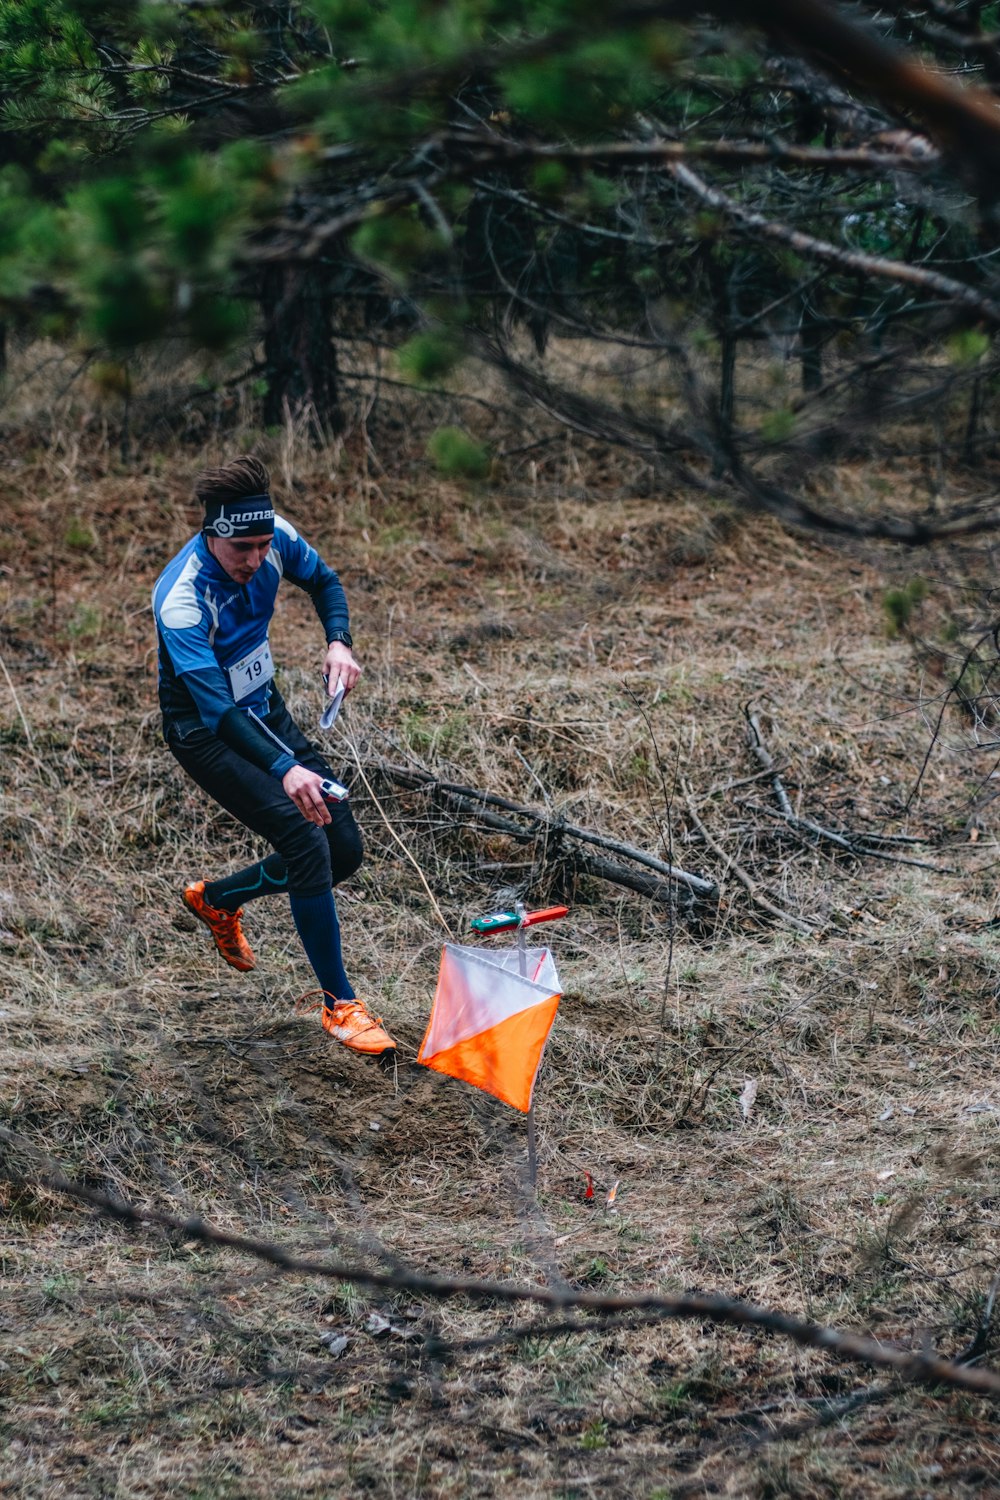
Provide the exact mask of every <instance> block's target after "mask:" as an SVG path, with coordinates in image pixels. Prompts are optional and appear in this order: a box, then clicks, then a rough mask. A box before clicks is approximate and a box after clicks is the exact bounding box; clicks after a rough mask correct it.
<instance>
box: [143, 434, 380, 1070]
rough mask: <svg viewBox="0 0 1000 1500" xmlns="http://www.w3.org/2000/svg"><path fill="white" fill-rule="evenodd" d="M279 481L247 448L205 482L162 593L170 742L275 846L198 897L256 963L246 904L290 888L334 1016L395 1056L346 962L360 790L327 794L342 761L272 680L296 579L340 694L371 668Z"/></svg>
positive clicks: (212, 920) (221, 939)
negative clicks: (288, 594)
mask: <svg viewBox="0 0 1000 1500" xmlns="http://www.w3.org/2000/svg"><path fill="white" fill-rule="evenodd" d="M269 486H270V477H269V475H268V472H267V469H266V468H265V467H264V465H263V464H262V463H261V462H260V461H259V460H258V459H255V458H234V459H232V460H231V461H230V462H229V463H227V464H223V465H222V466H221V468H217V469H207V470H206V471H205V472H204V473H202V474H200V475H199V476H198V478H197V480H196V482H195V496H196V498H197V499H198V501H199V502H200V503H201V505H202V506H203V508H204V520H203V523H202V529H201V532H200V533H199V534H198V535H197V536H195V537H192V538H191V540H190V541H189V542H188V543H187V544H186V545H185V546H184V547H182V548H181V550H180V552H178V553H177V556H176V557H175V558H173V560H172V561H171V562H170V563H168V565H167V567H166V568H165V569H164V570H163V572H162V573H161V574H160V577H159V578H158V579H157V581H156V585H155V587H154V589H153V614H154V616H155V619H156V630H157V638H158V643H159V668H160V679H159V697H160V707H161V709H162V711H163V733H164V738H165V740H166V742H167V745H168V746H169V748H170V750H171V752H172V753H173V755H174V756H175V758H176V759H177V760H178V761H179V762H180V764H181V766H182V767H183V768H184V770H185V771H186V772H187V774H188V775H189V776H190V777H191V778H192V780H194V781H196V782H197V783H198V785H199V786H200V787H201V788H202V790H203V791H205V792H207V793H208V795H209V796H210V797H212V798H213V799H214V800H215V801H216V802H217V803H219V805H220V806H221V807H224V808H225V809H226V811H227V812H229V813H232V815H233V817H234V818H237V819H239V821H240V822H241V823H243V824H245V826H246V827H247V828H249V829H251V830H252V831H253V832H254V833H256V834H259V835H260V837H261V838H263V839H266V840H267V842H268V843H269V844H270V845H271V847H272V849H273V851H274V852H273V853H271V854H269V855H268V856H267V858H266V859H263V860H261V861H259V863H257V864H255V865H251V866H250V867H249V869H245V870H238V871H237V872H236V873H235V874H232V875H226V876H224V877H223V878H222V879H221V880H208V881H206V880H198V881H196V882H195V883H194V884H193V885H189V886H188V887H187V889H186V890H185V891H184V897H183V899H184V902H185V905H186V906H187V907H188V909H189V910H190V911H192V912H193V913H194V915H195V916H196V917H198V918H199V919H200V920H201V921H202V922H204V923H205V925H206V927H208V929H209V931H210V932H211V934H212V937H213V938H214V939H215V946H216V947H217V948H218V950H219V952H220V953H221V954H222V956H223V958H224V959H225V960H226V962H227V963H229V964H231V965H232V966H233V968H234V969H240V970H243V971H245V970H248V969H252V968H254V966H255V964H256V959H255V958H254V955H253V952H252V950H251V948H250V945H249V943H248V942H247V940H246V938H245V936H244V934H243V929H242V927H241V925H240V918H241V917H242V916H243V903H245V902H247V901H253V900H255V899H256V898H257V897H259V896H269V895H273V894H275V893H276V892H279V891H282V892H284V891H287V893H288V899H289V902H290V905H291V909H292V917H293V919H294V922H295V926H296V929H297V931H298V934H299V937H300V938H301V940H302V946H303V948H304V949H305V952H306V956H307V957H308V959H309V962H310V964H311V965H312V967H313V970H314V971H315V974H316V978H317V980H318V981H319V986H320V989H321V990H322V991H323V1009H322V1017H323V1027H324V1029H325V1030H326V1031H328V1032H329V1033H330V1035H331V1036H333V1037H336V1039H337V1041H339V1042H342V1043H343V1044H344V1046H345V1047H350V1048H352V1049H353V1050H354V1051H355V1052H363V1053H367V1054H369V1055H372V1056H377V1057H384V1056H385V1055H386V1054H388V1055H389V1056H391V1055H392V1053H393V1051H394V1049H395V1046H396V1044H395V1042H394V1041H393V1039H392V1037H391V1036H390V1035H389V1033H388V1032H387V1031H386V1030H385V1029H384V1028H383V1026H382V1023H381V1020H376V1019H374V1018H373V1017H372V1016H370V1015H369V1014H368V1012H367V1011H366V1010H365V1007H364V1006H363V1005H362V1004H361V1002H360V1000H358V999H357V997H356V996H355V993H354V990H353V989H352V988H351V985H350V981H349V980H348V978H347V975H346V973H345V971H344V963H343V957H342V954H341V946H340V926H339V923H338V921H337V908H336V904H335V902H334V899H333V891H332V889H331V886H334V885H337V884H339V882H340V881H342V880H346V879H347V877H348V876H349V875H352V874H353V873H354V871H355V870H357V868H358V866H359V865H360V864H361V854H362V850H361V835H360V833H359V832H358V827H357V824H356V823H355V821H354V815H353V813H352V812H351V808H350V805H349V803H348V802H347V801H346V800H341V801H330V800H328V798H327V797H324V793H323V782H324V780H332V779H333V773H332V771H331V770H330V768H329V766H328V765H327V764H326V762H325V761H324V760H323V758H322V756H320V755H318V754H317V752H316V751H315V750H314V749H313V747H312V746H311V745H310V743H309V741H308V740H307V739H306V737H305V735H304V734H303V733H302V731H301V729H300V728H299V726H298V725H297V724H296V723H295V721H294V719H293V718H292V717H291V715H290V714H289V712H288V710H287V708H286V707H285V704H284V701H283V700H282V697H281V694H280V693H279V692H278V689H277V687H276V686H275V682H274V663H273V661H272V659H271V647H270V642H269V640H268V628H269V626H270V623H271V616H272V615H273V613H274V602H275V596H276V594H277V592H278V585H279V583H280V582H281V580H282V578H288V579H289V580H290V581H291V582H292V583H294V584H297V585H298V587H299V588H301V589H304V590H305V592H306V593H307V594H308V595H309V597H310V598H311V599H312V602H313V604H314V606H315V608H316V613H317V615H318V616H319V618H320V621H321V622H322V625H323V629H324V631H325V632H326V637H325V638H326V641H327V650H326V658H325V660H324V663H323V671H324V673H325V674H326V679H327V685H328V691H329V693H330V694H331V696H332V695H333V693H334V692H335V691H336V689H337V684H338V681H339V682H340V683H342V684H343V688H344V692H345V693H349V692H350V691H351V689H352V688H353V687H354V685H355V683H356V682H357V680H358V678H359V677H360V675H361V668H360V666H359V665H358V663H357V661H356V660H355V658H354V653H353V650H352V646H353V641H352V639H351V634H350V630H349V629H348V624H349V621H348V612H347V599H346V597H345V595H344V590H343V588H342V586H341V583H340V580H339V578H338V577H337V575H336V573H334V572H333V570H332V569H331V568H328V567H327V565H326V563H325V562H324V561H323V559H322V558H321V557H320V556H319V554H318V553H317V552H316V551H315V550H314V548H312V547H310V546H309V544H308V543H307V542H305V541H304V540H303V539H302V537H300V536H299V535H298V533H297V532H296V530H295V528H294V527H293V526H291V525H290V524H289V523H288V522H287V521H285V520H283V519H282V518H281V516H277V515H275V513H274V507H273V505H272V502H271V496H270V494H269V492H268V491H269Z"/></svg>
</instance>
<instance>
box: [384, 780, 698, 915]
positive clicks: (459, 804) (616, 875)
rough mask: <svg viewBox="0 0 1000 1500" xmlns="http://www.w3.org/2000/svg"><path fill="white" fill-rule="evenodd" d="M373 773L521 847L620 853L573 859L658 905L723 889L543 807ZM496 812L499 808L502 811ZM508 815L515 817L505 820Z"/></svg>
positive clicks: (583, 854)
mask: <svg viewBox="0 0 1000 1500" xmlns="http://www.w3.org/2000/svg"><path fill="white" fill-rule="evenodd" d="M373 769H375V770H377V771H379V772H380V773H381V774H382V775H383V776H385V777H386V779H387V780H388V781H391V782H392V783H394V785H396V786H401V787H405V788H407V789H408V790H411V791H423V792H426V793H427V794H428V795H430V796H432V797H433V798H434V799H435V800H436V801H438V802H439V803H441V804H442V805H444V806H447V807H449V808H450V809H452V810H453V811H455V812H460V813H462V814H463V815H464V816H465V817H468V818H472V819H473V820H474V821H475V822H476V823H478V824H480V825H481V826H482V827H484V828H492V829H494V830H495V831H496V832H498V833H503V834H506V835H507V837H508V838H511V839H514V840H515V841H516V842H518V843H522V844H526V843H533V842H535V841H536V840H537V839H538V838H539V837H540V836H544V837H545V838H546V839H547V840H549V841H551V842H552V844H554V845H555V846H557V847H558V846H559V845H560V844H563V845H565V844H566V843H567V842H570V843H577V844H588V845H591V846H593V847H595V848H597V849H600V850H604V851H606V853H608V854H613V855H617V856H618V858H617V859H614V860H612V859H607V858H605V856H604V854H591V853H589V852H588V851H585V850H583V849H574V851H573V861H574V864H575V865H576V868H577V869H578V870H580V871H582V872H583V873H584V874H589V875H594V876H596V877H597V878H598V879H600V880H608V881H611V882H612V883H613V884H615V885H622V886H625V887H626V888H627V889H629V890H633V891H638V892H639V893H640V894H641V895H643V896H649V897H651V898H652V899H654V900H658V901H669V900H672V899H673V897H674V891H673V890H672V887H673V886H676V885H682V886H685V887H686V888H687V889H688V890H689V891H691V893H692V895H693V896H695V897H696V898H697V899H699V900H704V901H711V900H714V899H715V897H716V896H717V895H718V886H717V885H716V883H715V882H714V881H713V880H707V879H705V877H704V876H701V875H693V874H692V873H691V872H690V871H689V870H682V869H681V868H680V867H679V866H677V865H672V864H668V863H667V862H666V861H664V860H662V859H657V858H656V857H655V855H652V854H646V853H644V852H643V850H641V849H635V848H633V847H632V845H631V844H624V843H622V842H621V841H620V840H618V839H612V838H608V837H606V836H605V835H603V834H598V833H593V832H592V831H591V830H590V829H588V828H578V827H577V826H576V825H575V824H573V823H565V822H563V821H562V820H561V819H560V818H555V817H551V816H549V815H548V814H546V813H543V812H541V811H539V809H537V808H532V807H522V806H521V805H520V804H519V803H517V802H512V801H511V800H510V799H509V798H507V797H499V796H497V795H496V794H495V793H493V792H483V791H479V790H478V789H477V788H476V787H469V786H460V785H458V784H456V783H455V782H449V781H441V780H439V779H438V777H436V776H434V775H432V773H431V772H429V771H422V770H418V769H417V768H415V767H410V766H397V765H393V764H391V763H390V762H388V761H376V762H374V764H373ZM493 809H499V811H494V810H493ZM504 814H512V815H513V816H504ZM515 817H517V818H522V819H524V820H525V822H524V823H518V822H515V821H514V818H515ZM622 861H626V863H622ZM630 864H631V865H639V866H641V867H642V868H641V869H640V870H634V869H630V868H629V865H630ZM647 870H648V871H650V872H651V873H650V874H648V875H647V874H645V873H644V872H645V871H647Z"/></svg>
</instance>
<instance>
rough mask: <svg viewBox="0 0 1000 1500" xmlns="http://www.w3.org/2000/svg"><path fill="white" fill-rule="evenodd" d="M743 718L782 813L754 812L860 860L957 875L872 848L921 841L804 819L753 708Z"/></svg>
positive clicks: (762, 809)
mask: <svg viewBox="0 0 1000 1500" xmlns="http://www.w3.org/2000/svg"><path fill="white" fill-rule="evenodd" d="M743 717H744V718H745V719H746V721H747V744H748V745H749V746H750V751H751V753H752V755H753V756H754V758H755V760H756V761H757V763H758V764H759V765H760V767H761V768H762V770H763V771H764V772H765V773H766V775H767V776H768V777H769V778H770V781H771V786H772V787H773V789H774V795H775V797H776V798H777V801H778V811H775V810H774V809H773V808H770V807H757V806H755V805H754V804H753V803H747V804H746V806H748V807H749V808H750V809H751V811H753V812H760V813H763V814H764V816H765V817H768V818H783V819H784V821H785V822H786V823H787V824H788V825H789V826H790V827H791V828H794V829H797V830H801V831H802V832H803V833H806V834H808V835H809V836H810V837H811V838H812V839H813V840H818V841H819V842H821V843H823V842H825V843H828V844H833V845H834V847H835V848H837V849H843V851H844V853H845V854H852V855H854V857H855V858H856V859H879V860H881V861H882V862H883V863H884V864H890V865H912V866H913V867H914V869H917V870H932V871H933V872H934V873H935V874H936V875H954V874H955V871H954V870H953V869H952V868H951V867H950V866H947V865H932V864H929V863H928V862H927V861H926V860H923V859H907V858H906V857H905V856H904V855H901V854H885V853H883V851H882V850H881V849H872V848H870V847H868V846H869V845H870V844H871V843H883V844H884V843H899V842H905V843H919V842H920V840H919V839H907V838H906V837H905V836H904V835H900V836H897V837H894V836H893V835H891V834H888V835H885V836H883V835H880V834H874V835H871V836H869V835H868V834H867V833H838V832H837V831H836V830H835V829H833V828H824V827H823V825H822V824H821V823H814V822H813V821H812V819H811V818H803V817H801V816H800V815H799V814H798V813H797V812H795V810H794V809H793V807H792V804H791V801H790V799H789V796H788V793H787V792H786V791H785V787H784V784H783V782H782V780H781V777H780V776H779V775H778V771H777V767H776V766H775V764H774V761H773V759H772V757H771V754H770V751H769V750H768V748H767V746H766V745H765V743H764V736H763V733H762V732H761V727H760V720H759V719H758V718H757V715H756V714H754V713H751V712H750V705H749V704H747V705H746V706H745V707H744V709H743Z"/></svg>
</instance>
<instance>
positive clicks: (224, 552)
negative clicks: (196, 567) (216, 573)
mask: <svg viewBox="0 0 1000 1500" xmlns="http://www.w3.org/2000/svg"><path fill="white" fill-rule="evenodd" d="M273 540H274V537H273V536H250V537H247V538H246V540H245V541H233V540H231V539H230V538H229V537H221V536H210V537H209V538H208V550H209V552H211V554H212V556H213V557H214V558H215V560H216V562H217V563H218V564H219V566H220V568H223V569H224V570H225V571H226V572H227V573H228V574H229V576H230V578H231V579H232V580H233V582H234V583H249V582H250V580H251V578H252V577H253V575H254V574H255V573H256V571H257V569H258V568H259V567H260V565H261V563H262V562H263V561H264V559H265V557H266V556H267V554H268V552H269V551H270V550H271V543H272V542H273Z"/></svg>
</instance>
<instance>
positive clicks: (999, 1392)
mask: <svg viewBox="0 0 1000 1500" xmlns="http://www.w3.org/2000/svg"><path fill="white" fill-rule="evenodd" d="M0 1141H2V1142H4V1143H5V1144H7V1145H8V1146H10V1147H11V1148H13V1149H17V1150H24V1149H25V1148H27V1150H28V1152H29V1153H30V1154H31V1155H33V1156H35V1157H37V1156H39V1155H42V1154H43V1153H41V1152H40V1151H39V1150H38V1148H37V1147H35V1146H34V1144H33V1143H32V1142H30V1141H28V1140H27V1138H26V1137H23V1136H20V1135H18V1134H17V1133H16V1132H14V1131H11V1130H8V1129H7V1128H6V1127H0ZM0 1180H3V1181H5V1182H8V1183H10V1184H11V1185H12V1186H15V1187H20V1188H32V1189H37V1188H45V1189H47V1190H48V1191H49V1192H53V1193H58V1194H60V1195H62V1196H64V1197H67V1198H72V1199H74V1200H76V1201H77V1202H79V1203H84V1204H87V1205H88V1206H89V1207H91V1208H94V1209H96V1210H97V1212H98V1213H99V1214H102V1215H104V1216H105V1217H107V1218H112V1219H115V1220H117V1221H118V1222H119V1223H123V1224H131V1225H134V1226H136V1227H139V1226H155V1227H157V1228H160V1229H165V1230H167V1231H169V1232H170V1233H173V1234H177V1235H180V1236H182V1237H183V1238H185V1239H193V1240H197V1241H199V1242H200V1243H202V1244H206V1245H216V1246H220V1247H223V1248H225V1249H229V1250H235V1251H237V1252H238V1253H240V1254H243V1255H250V1256H253V1257H254V1258H255V1259H257V1260H261V1261H265V1262H267V1264H269V1265H272V1266H275V1267H277V1268H278V1269H279V1270H281V1271H285V1272H288V1273H294V1274H297V1275H303V1276H318V1277H323V1278H325V1279H328V1280H332V1281H339V1282H350V1283H352V1284H354V1285H357V1286H367V1287H371V1288H373V1289H375V1290H379V1291H383V1292H387V1293H392V1292H409V1293H411V1294H416V1295H420V1296H425V1297H429V1298H434V1299H436V1300H449V1299H452V1298H460V1297H461V1298H467V1299H468V1300H470V1301H472V1302H487V1303H493V1304H496V1303H502V1304H506V1305H509V1306H510V1305H516V1304H520V1303H531V1304H534V1305H535V1306H538V1307H548V1308H555V1309H558V1310H565V1309H567V1308H576V1309H578V1310H580V1311H584V1312H591V1313H596V1314H598V1315H614V1314H622V1313H640V1314H649V1315H656V1316H659V1317H662V1318H684V1319H689V1320H691V1321H692V1322H710V1323H719V1324H725V1325H730V1326H733V1327H737V1328H759V1329H761V1330H763V1331H764V1332H767V1333H775V1334H780V1335H782V1336H783V1337H785V1338H788V1339H790V1340H791V1341H792V1343H794V1344H796V1345H798V1346H799V1347H800V1348H808V1349H819V1350H822V1351H824V1352H826V1353H830V1354H835V1355H837V1356H839V1357H841V1358H843V1359H847V1360H851V1361H855V1362H857V1363H859V1364H866V1365H871V1366H873V1367H875V1368H877V1369H887V1370H893V1371H895V1372H896V1373H897V1374H898V1375H899V1376H901V1377H902V1378H903V1379H905V1380H911V1381H917V1382H920V1383H922V1384H927V1385H946V1386H950V1387H952V1388H953V1389H957V1390H965V1391H970V1392H975V1393H977V1394H979V1395H986V1396H994V1397H1000V1373H998V1372H996V1371H994V1370H989V1369H980V1368H973V1367H969V1366H964V1365H957V1364H954V1363H953V1362H952V1361H951V1360H948V1359H943V1358H941V1357H940V1356H939V1355H937V1354H931V1353H929V1352H927V1351H926V1350H921V1351H916V1350H905V1349H897V1348H893V1347H892V1346H890V1345H887V1344H882V1343H879V1342H877V1341H876V1340H875V1339H870V1338H865V1337H863V1336H861V1335H859V1334H852V1333H845V1332H842V1331H841V1330H839V1329H836V1328H828V1327H824V1326H823V1325H821V1324H817V1323H806V1322H803V1321H802V1320H801V1319H799V1318H792V1317H789V1316H787V1314H785V1313H780V1312H775V1311H773V1310H771V1309H769V1308H764V1307H757V1306H755V1305H754V1304H752V1303H746V1302H738V1301H735V1300H734V1299H732V1298H730V1297H722V1296H718V1295H714V1294H712V1293H695V1292H690V1293H673V1294H656V1293H643V1292H637V1293H633V1294H631V1295H625V1296H618V1297H610V1296H601V1295H599V1294H597V1293H595V1292H577V1291H573V1290H572V1289H570V1288H569V1287H564V1288H548V1287H536V1286H516V1285H510V1284H508V1283H504V1282H489V1281H478V1280H473V1279H471V1278H461V1277H455V1278H452V1277H444V1276H431V1275H427V1274H425V1273H423V1272H418V1271H411V1270H406V1269H402V1268H400V1269H398V1270H394V1271H372V1270H369V1269H367V1268H365V1267H361V1266H348V1265H343V1264H339V1263H337V1262H327V1261H315V1260H307V1259H304V1258H302V1257H299V1256H296V1255H294V1254H292V1253H291V1252H290V1251H288V1250H286V1249H284V1248H283V1247H282V1246H281V1245H277V1244H274V1243H272V1242H270V1241H266V1240H255V1239H250V1238H248V1237H247V1236H245V1235H239V1234H232V1233H229V1232H227V1231H225V1230H222V1229H216V1228H214V1227H213V1226H212V1225H210V1224H207V1223H205V1221H204V1220H203V1219H201V1218H198V1217H193V1218H189V1219H179V1218H177V1217H175V1216H174V1215H172V1214H166V1213H163V1212H162V1211H161V1210H159V1209H152V1208H139V1207H137V1206H136V1205H134V1204H131V1203H127V1202H124V1201H123V1200H121V1199H116V1198H111V1197H109V1196H108V1195H107V1194H106V1193H100V1192H96V1191H95V1190H94V1189H92V1188H88V1187H85V1186H84V1185H83V1184H82V1183H79V1182H74V1181H71V1180H70V1179H68V1178H66V1177H64V1176H63V1175H62V1174H61V1173H59V1172H45V1173H40V1174H39V1175H37V1176H36V1177H24V1176H23V1175H21V1174H15V1173H12V1172H10V1171H6V1170H5V1171H3V1172H0ZM436 1338H437V1336H435V1339H436Z"/></svg>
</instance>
